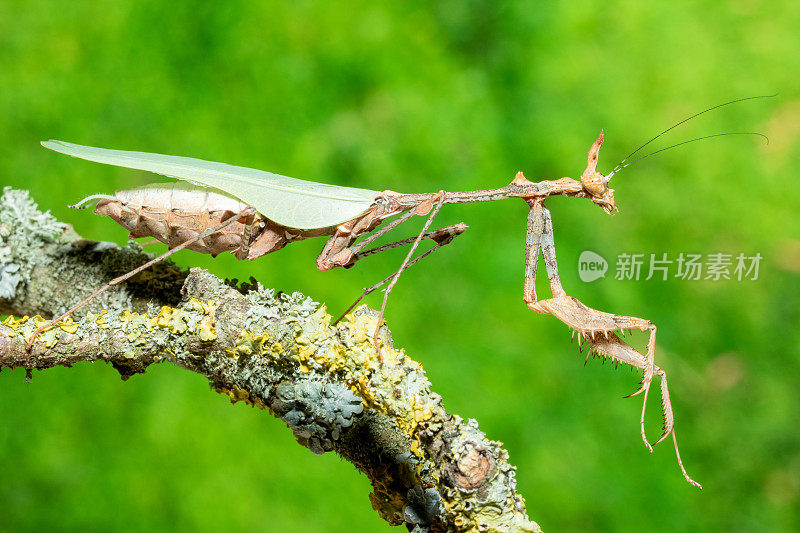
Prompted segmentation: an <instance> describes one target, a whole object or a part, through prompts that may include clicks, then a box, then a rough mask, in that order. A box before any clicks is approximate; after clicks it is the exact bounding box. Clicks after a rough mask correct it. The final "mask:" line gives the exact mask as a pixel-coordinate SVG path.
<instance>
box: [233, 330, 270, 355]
mask: <svg viewBox="0 0 800 533" xmlns="http://www.w3.org/2000/svg"><path fill="white" fill-rule="evenodd" d="M267 341H269V335H268V334H267V333H262V334H261V335H253V334H252V333H250V332H249V331H247V330H246V329H243V330H242V331H240V332H239V338H238V339H236V347H235V348H234V349H233V350H227V352H228V353H229V354H231V356H232V357H233V358H234V359H237V360H238V359H239V357H240V356H241V355H246V356H250V355H253V354H254V353H259V354H267V353H270V352H271V350H270V348H269V347H268V346H267Z"/></svg>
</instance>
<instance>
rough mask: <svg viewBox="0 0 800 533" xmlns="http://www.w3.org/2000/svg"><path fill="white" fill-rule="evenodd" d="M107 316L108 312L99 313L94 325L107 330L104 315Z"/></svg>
mask: <svg viewBox="0 0 800 533" xmlns="http://www.w3.org/2000/svg"><path fill="white" fill-rule="evenodd" d="M107 314H108V311H105V310H104V311H100V314H98V315H97V318H96V319H95V321H94V323H95V324H97V325H98V326H100V327H101V328H103V329H108V324H106V315H107Z"/></svg>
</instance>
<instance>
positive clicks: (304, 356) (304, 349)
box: [294, 344, 315, 374]
mask: <svg viewBox="0 0 800 533" xmlns="http://www.w3.org/2000/svg"><path fill="white" fill-rule="evenodd" d="M314 352H315V349H314V345H309V344H298V345H297V355H296V356H294V359H295V360H296V361H297V362H298V363H299V364H300V372H303V373H304V374H308V373H309V372H311V368H309V366H308V365H307V364H306V363H308V361H309V360H310V359H311V356H312V355H314Z"/></svg>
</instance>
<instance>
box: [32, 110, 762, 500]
mask: <svg viewBox="0 0 800 533" xmlns="http://www.w3.org/2000/svg"><path fill="white" fill-rule="evenodd" d="M751 98H759V97H751ZM747 99H750V98H744V99H740V100H735V101H733V102H727V103H725V104H721V105H728V104H731V103H735V102H739V101H742V100H747ZM721 105H718V106H714V107H712V108H710V109H707V110H705V111H703V112H702V113H705V112H707V111H710V110H711V109H715V108H717V107H720V106H721ZM702 113H698V114H697V115H699V114H702ZM697 115H694V116H692V117H689V118H688V119H686V120H689V119H691V118H694V117H695V116H697ZM686 120H684V121H681V122H679V123H678V124H676V125H674V126H672V127H671V128H669V129H667V130H664V131H663V132H661V133H659V134H658V135H656V136H655V137H653V139H651V140H650V141H648V142H647V143H645V144H643V145H642V146H640V147H639V148H638V149H637V150H636V151H634V152H633V153H632V154H631V155H629V156H628V157H627V158H625V159H624V160H623V161H622V162H620V163H619V164H618V165H617V166H616V167H615V168H614V169H613V170H612V171H611V172H610V173H609V174H608V175H605V176H604V175H602V174H600V173H599V172H598V171H597V161H598V155H599V151H600V146H601V145H602V143H603V133H602V132H600V135H599V136H598V138H597V140H596V141H595V142H594V143H593V144H592V146H591V148H590V150H589V156H588V160H587V165H586V169H585V170H584V172H583V174H582V175H581V177H580V179H579V180H575V179H572V178H560V179H557V180H545V181H540V182H536V183H534V182H531V181H528V180H527V179H526V178H525V177H524V176H523V174H522V172H519V173H517V174H516V176H515V177H514V179H513V180H512V181H511V183H509V184H508V185H506V186H505V187H501V188H498V189H489V190H478V191H464V192H446V191H438V192H435V193H423V194H403V193H398V192H394V191H389V190H386V191H382V192H378V191H370V190H366V189H354V188H349V187H338V186H332V185H324V184H319V183H314V182H308V181H303V180H298V179H294V178H289V177H286V176H280V175H277V174H271V173H268V172H263V171H259V170H254V169H247V168H244V167H236V166H232V165H226V164H223V163H213V162H208V161H202V160H198V159H190V158H186V157H176V156H166V155H160V154H149V153H143V152H125V151H119V150H107V149H103V148H93V147H88V146H81V145H75V144H70V143H64V142H61V141H47V142H44V143H42V144H43V145H44V146H45V147H47V148H50V149H52V150H55V151H58V152H62V153H65V154H68V155H72V156H75V157H79V158H82V159H87V160H91V161H96V162H100V163H107V164H112V165H117V166H123V167H128V168H134V169H140V170H148V171H151V172H155V173H158V174H163V175H166V176H170V177H174V178H178V179H180V180H184V182H183V183H180V182H179V183H175V184H173V185H172V186H169V185H148V186H145V187H140V188H138V189H131V190H125V191H117V192H116V194H115V195H113V196H112V195H93V196H89V197H88V198H85V199H84V200H82V201H81V202H79V203H78V204H77V205H76V206H74V207H79V206H81V205H82V204H86V203H89V202H92V201H96V208H95V212H96V213H99V214H104V215H108V216H110V217H111V218H113V219H114V220H116V221H117V222H119V223H120V224H122V225H123V226H124V227H126V228H127V229H128V230H129V231H130V232H131V236H132V237H145V236H152V237H155V238H156V239H158V240H159V241H162V242H164V243H166V244H168V245H169V247H170V250H169V251H167V252H165V253H164V254H162V255H160V256H159V257H157V258H155V259H153V260H152V261H150V262H148V263H146V264H145V265H142V266H141V267H139V268H137V269H135V270H134V271H131V272H129V273H127V274H125V275H123V276H120V277H119V278H116V279H114V280H112V281H111V282H109V283H108V284H107V285H105V286H104V287H102V288H100V289H98V290H97V291H95V293H93V294H92V295H90V296H89V297H88V298H86V299H85V300H83V301H82V302H80V303H79V304H77V305H76V306H74V307H73V308H71V309H69V310H68V311H67V312H65V313H64V314H62V315H61V316H59V317H58V318H56V319H54V320H53V321H51V322H49V323H47V324H45V325H44V326H42V327H40V328H39V329H37V330H36V332H34V334H33V336H32V337H31V339H30V340H29V346H30V347H32V346H33V343H34V342H35V339H36V336H37V335H38V333H40V332H41V331H43V330H44V329H46V328H49V327H52V326H53V325H55V324H56V323H58V322H59V321H60V320H62V319H63V318H65V317H67V316H69V315H70V314H71V313H73V312H74V311H76V310H77V309H79V308H80V307H82V306H83V305H85V304H86V303H87V302H88V301H90V300H91V299H92V298H94V297H96V296H97V295H98V294H100V293H101V292H103V291H104V290H106V289H108V288H109V287H111V286H113V285H116V284H119V283H121V282H123V281H125V280H127V279H129V278H130V277H131V276H133V275H135V274H136V273H138V272H140V271H141V270H143V269H145V268H147V267H149V266H151V265H152V264H154V263H156V262H158V261H161V260H163V259H164V258H166V257H167V256H169V255H171V254H172V253H174V252H176V251H178V250H179V249H182V248H189V249H193V250H197V251H201V252H205V253H211V254H213V255H216V254H219V253H222V252H225V251H230V252H231V253H233V254H234V255H235V256H236V257H237V258H238V259H255V258H257V257H260V256H262V255H265V254H268V253H270V252H273V251H276V250H279V249H281V248H282V247H283V246H285V245H286V244H288V243H289V242H292V241H296V240H301V239H306V238H309V237H317V236H329V239H328V241H327V243H326V244H325V247H324V248H323V250H322V252H321V253H320V255H319V257H318V258H317V267H318V268H319V269H320V270H330V269H332V268H335V267H345V268H347V267H351V266H353V265H354V264H355V262H356V261H358V260H359V259H361V258H363V257H366V256H368V255H371V254H374V253H377V252H380V251H384V250H387V249H390V248H395V247H398V246H404V245H407V244H410V245H411V247H410V250H409V251H408V253H407V255H406V257H405V259H404V261H403V263H402V264H401V266H400V268H398V269H397V271H396V272H394V273H393V274H392V275H390V276H389V277H387V278H386V279H384V280H382V281H381V282H379V283H376V284H375V285H373V286H372V287H370V288H368V289H366V290H365V291H364V293H363V294H362V295H361V297H359V299H358V300H357V301H356V303H357V302H358V301H360V300H361V298H363V297H364V296H365V295H367V294H369V293H370V292H372V291H374V290H375V289H377V288H379V287H381V286H382V285H385V284H387V283H388V286H387V288H386V290H385V293H384V297H383V302H382V305H381V311H380V319H379V321H378V324H379V326H380V324H381V322H382V318H383V313H384V311H385V309H386V302H387V299H388V296H389V293H390V292H391V290H392V288H393V287H394V285H395V283H396V282H397V280H398V278H399V277H400V274H402V272H403V271H404V270H405V269H406V268H408V267H409V266H411V265H413V264H415V263H417V262H418V261H419V260H421V259H422V258H424V257H425V256H427V255H429V254H430V253H432V252H433V251H434V250H436V249H438V248H440V247H442V246H444V245H446V244H449V243H450V242H452V241H453V239H455V237H457V236H458V235H460V234H461V233H463V232H464V231H465V230H466V229H467V226H466V225H464V224H455V225H452V226H447V227H444V228H440V229H437V230H434V231H428V230H429V227H430V225H431V223H432V221H433V218H434V217H435V216H436V214H437V213H438V212H439V210H440V209H441V207H442V206H443V205H445V204H456V203H472V202H488V201H493V200H503V199H508V198H521V199H523V200H524V201H525V202H527V203H528V205H529V206H530V212H529V215H528V226H527V246H526V261H525V282H524V291H523V299H524V302H525V303H526V304H527V306H528V307H529V308H530V309H531V310H533V311H536V312H537V313H542V314H549V315H553V316H555V317H556V318H558V319H559V320H561V321H562V322H564V323H565V324H566V325H567V326H568V327H569V328H570V329H571V330H572V331H573V335H574V334H575V333H577V334H578V340H579V343H580V342H581V341H582V340H584V339H585V340H586V341H587V343H588V346H589V350H590V353H594V354H596V355H598V356H600V357H603V358H610V359H612V360H614V361H616V362H620V363H624V364H627V365H630V366H631V367H633V368H636V369H640V370H642V371H643V373H644V377H643V380H642V382H641V386H640V387H639V389H638V390H637V391H636V392H634V393H633V394H631V395H630V396H635V395H638V394H640V393H644V394H643V406H642V414H641V418H640V428H641V436H642V440H643V441H644V443H645V445H646V446H647V448H648V449H649V450H650V451H651V452H652V451H653V450H652V445H651V444H650V442H649V441H648V439H647V436H646V434H645V429H644V415H645V408H646V405H647V396H648V393H649V390H650V385H651V383H652V380H653V377H654V376H656V375H657V376H659V378H660V380H661V401H662V409H663V416H664V431H663V433H662V435H661V437H660V438H659V439H658V441H657V442H656V444H658V443H659V442H661V441H662V440H664V439H665V438H667V437H668V436H669V435H672V438H673V443H674V447H675V454H676V457H677V460H678V465H679V466H680V469H681V472H682V473H683V475H684V477H685V478H686V480H687V481H688V482H689V483H691V484H692V485H695V486H697V487H700V484H699V483H697V482H695V481H694V480H693V479H692V478H691V477H690V476H689V475H688V473H687V472H686V469H685V468H684V466H683V463H682V461H681V458H680V453H679V450H678V443H677V439H676V437H675V427H674V416H673V412H672V405H671V402H670V398H669V390H668V388H667V380H666V374H665V373H664V371H663V370H662V369H661V368H659V367H658V366H657V365H656V364H655V338H656V327H655V325H654V324H652V323H651V322H650V321H648V320H645V319H642V318H636V317H629V316H622V315H614V314H610V313H604V312H601V311H597V310H595V309H591V308H589V307H587V306H585V305H584V304H582V303H581V302H580V301H579V300H577V299H576V298H573V297H571V296H568V295H567V294H566V292H565V291H564V289H563V288H562V286H561V282H560V280H559V274H558V266H557V263H556V255H555V245H554V239H553V226H552V220H551V216H550V212H549V211H548V210H547V209H546V208H545V207H544V202H545V201H546V200H547V198H548V197H550V196H556V195H562V196H569V197H575V198H585V199H588V200H590V201H591V202H593V203H594V204H595V205H598V206H599V207H601V208H602V209H603V210H604V211H605V212H606V213H608V214H613V213H614V212H615V211H617V207H616V204H615V202H614V190H613V189H610V188H609V187H608V183H609V180H610V179H611V178H612V177H613V175H614V174H615V173H617V172H618V171H619V170H621V169H622V168H625V167H626V166H628V165H630V164H632V163H634V162H636V161H638V160H639V159H642V158H643V157H648V156H649V155H652V154H654V153H657V152H659V151H661V150H658V151H656V152H652V153H650V154H648V155H646V156H643V157H640V158H639V159H636V160H634V161H631V162H627V160H628V159H630V157H632V156H633V155H634V154H636V153H637V152H638V151H639V150H641V149H642V148H643V147H644V146H646V145H647V144H649V143H650V142H652V141H653V140H655V139H656V138H657V137H659V136H660V135H663V134H664V133H666V132H667V131H669V130H671V129H673V128H674V127H676V126H678V125H680V124H682V123H683V122H686ZM729 134H730V133H727V134H722V135H729ZM747 134H750V133H747ZM713 136H714V135H712V136H709V137H713ZM704 138H708V137H701V138H698V139H693V141H694V140H700V139H704ZM687 142H692V141H687ZM679 144H684V143H679ZM674 146H678V145H674ZM668 148H669V147H668ZM665 149H666V148H665ZM185 182H189V183H185ZM415 215H419V216H426V215H427V220H426V221H425V224H424V226H423V228H422V230H421V231H420V232H419V233H418V234H417V235H416V237H410V238H407V239H402V240H399V241H395V242H392V243H389V244H384V245H382V246H377V247H375V248H371V249H365V248H366V247H367V246H368V245H369V244H371V243H372V242H374V241H375V240H376V239H378V238H379V237H381V236H383V235H385V234H386V233H388V232H389V231H391V230H392V229H394V228H396V227H397V226H399V225H400V224H402V223H403V222H405V221H407V220H408V219H410V218H412V217H413V216H415ZM393 216H396V217H397V218H395V219H394V220H392V221H391V222H389V223H388V224H386V225H385V226H383V227H382V228H380V229H378V226H379V225H380V224H381V222H382V221H384V220H385V219H387V218H390V217H393ZM362 237H363V239H361V240H360V241H359V239H360V238H362ZM423 239H430V240H431V241H433V242H434V246H433V247H432V248H430V249H428V250H426V251H425V252H423V253H422V254H420V255H419V256H417V257H413V254H414V252H415V250H416V249H417V247H418V246H419V244H420V242H421V241H422V240H423ZM540 252H541V255H542V256H543V259H544V264H545V269H546V272H547V277H548V279H549V282H550V290H551V298H547V299H539V298H538V297H537V295H536V291H535V275H536V265H537V262H538V258H539V254H540ZM353 305H355V304H353ZM351 309H352V307H351ZM348 311H349V309H348ZM634 329H638V330H641V331H647V332H648V333H649V341H648V344H647V350H646V353H645V354H644V355H642V354H641V353H639V352H638V351H636V350H634V349H633V348H631V347H630V346H629V345H628V344H627V343H625V342H624V341H622V340H621V339H620V338H619V337H618V336H617V334H616V333H622V334H624V333H625V331H627V330H634ZM374 343H375V346H376V349H377V350H378V353H380V352H379V350H380V344H379V342H378V331H377V328H376V331H375V336H374ZM587 358H588V355H587Z"/></svg>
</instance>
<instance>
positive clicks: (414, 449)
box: [408, 439, 424, 474]
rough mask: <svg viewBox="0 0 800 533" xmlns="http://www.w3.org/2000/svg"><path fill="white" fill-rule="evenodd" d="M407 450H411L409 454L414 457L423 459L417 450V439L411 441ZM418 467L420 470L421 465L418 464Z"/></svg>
mask: <svg viewBox="0 0 800 533" xmlns="http://www.w3.org/2000/svg"><path fill="white" fill-rule="evenodd" d="M408 449H409V450H411V453H413V454H414V455H416V456H417V457H419V458H420V459H424V457H423V453H422V450H420V449H419V442H418V441H417V439H413V440H412V441H411V446H409V448H408ZM419 467H420V469H421V467H422V463H420V465H419ZM417 474H419V472H417Z"/></svg>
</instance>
